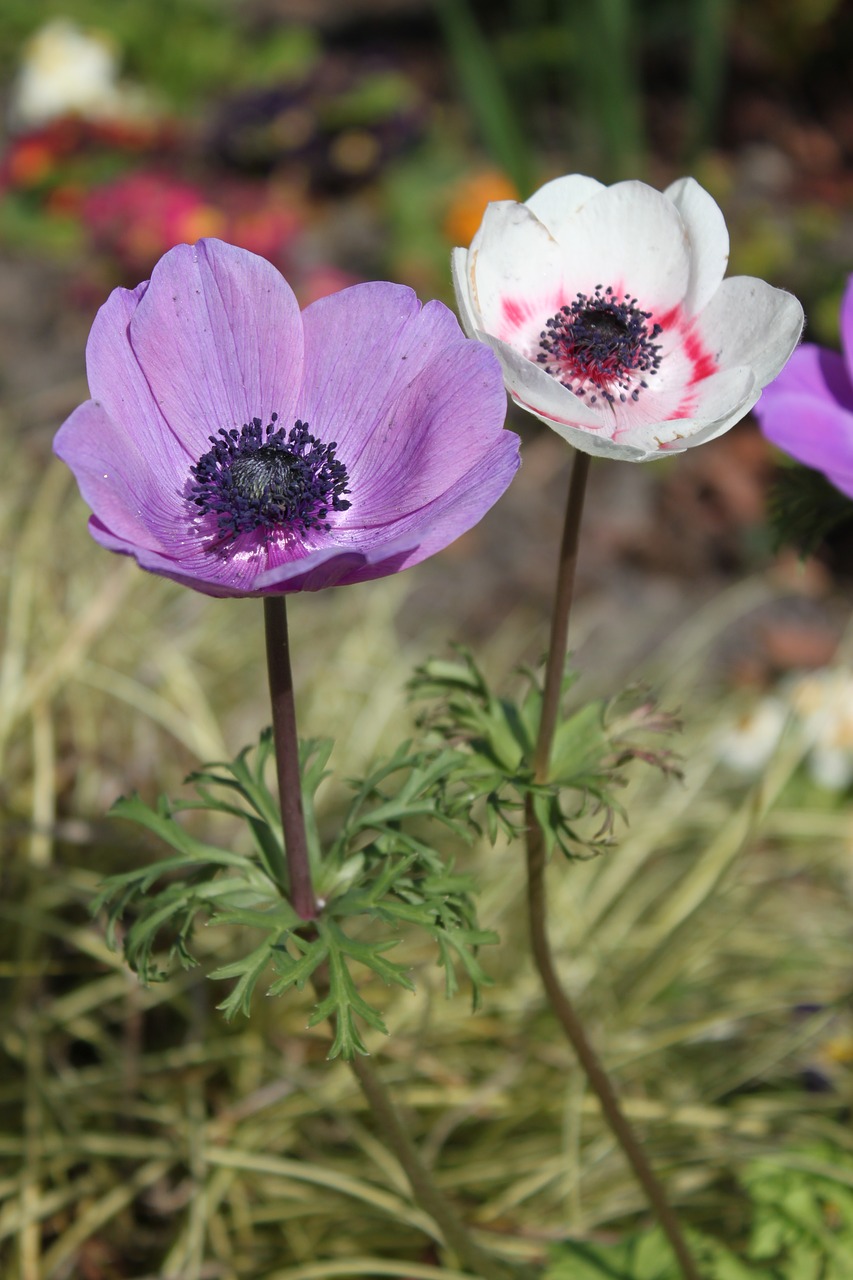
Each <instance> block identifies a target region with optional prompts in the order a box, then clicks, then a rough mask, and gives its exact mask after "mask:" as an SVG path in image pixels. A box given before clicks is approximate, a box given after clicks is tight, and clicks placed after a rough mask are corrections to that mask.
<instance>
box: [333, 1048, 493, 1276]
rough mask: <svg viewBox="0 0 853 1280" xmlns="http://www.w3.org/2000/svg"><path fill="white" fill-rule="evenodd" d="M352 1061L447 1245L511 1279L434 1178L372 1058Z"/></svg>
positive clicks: (481, 1271)
mask: <svg viewBox="0 0 853 1280" xmlns="http://www.w3.org/2000/svg"><path fill="white" fill-rule="evenodd" d="M349 1065H350V1067H351V1068H352V1072H353V1075H354V1076H355V1077H356V1079H357V1080H358V1083H359V1084H360V1085H361V1089H362V1092H363V1093H364V1096H365V1098H366V1099H367V1101H368V1103H369V1105H370V1110H371V1112H372V1113H373V1117H374V1120H375V1121H376V1125H377V1128H378V1129H379V1131H380V1133H381V1135H382V1137H383V1139H384V1141H385V1144H386V1146H387V1147H388V1148H389V1149H390V1150H391V1151H393V1153H394V1155H395V1156H396V1157H397V1159H398V1160H399V1161H400V1164H401V1166H402V1168H403V1171H404V1173H405V1175H406V1177H407V1178H408V1180H409V1185H410V1186H411V1188H412V1195H413V1196H414V1199H415V1201H416V1203H417V1204H418V1205H419V1206H420V1207H421V1208H422V1209H424V1210H426V1212H427V1213H428V1214H429V1216H430V1217H431V1218H432V1219H433V1221H434V1222H435V1224H436V1226H437V1227H438V1228H439V1230H440V1231H441V1234H442V1236H443V1237H444V1242H445V1244H446V1245H447V1247H448V1248H449V1249H451V1250H452V1251H453V1252H454V1253H455V1254H456V1256H457V1258H458V1259H459V1261H460V1262H461V1263H462V1265H463V1266H464V1267H466V1268H467V1269H468V1270H470V1271H471V1272H472V1273H473V1274H474V1275H476V1276H480V1277H482V1280H510V1277H512V1276H514V1275H516V1273H515V1272H514V1271H513V1270H512V1269H511V1268H510V1267H509V1266H507V1265H506V1264H504V1263H503V1262H500V1261H499V1260H498V1259H497V1258H495V1257H493V1256H492V1254H490V1253H488V1252H487V1251H486V1250H485V1249H481V1248H480V1246H479V1245H478V1244H477V1243H476V1242H475V1241H474V1240H473V1239H472V1238H471V1236H470V1234H469V1232H468V1228H467V1227H466V1226H465V1224H464V1223H463V1222H462V1220H461V1218H459V1217H457V1215H456V1212H455V1210H454V1209H453V1208H452V1207H451V1206H450V1204H449V1203H448V1201H447V1200H446V1199H445V1198H444V1196H443V1194H442V1193H441V1191H439V1189H438V1187H437V1186H436V1185H435V1183H434V1182H433V1180H432V1178H431V1176H430V1174H429V1171H428V1170H427V1167H426V1165H425V1164H424V1163H423V1161H422V1160H421V1157H420V1153H419V1152H418V1149H417V1147H416V1146H415V1144H414V1142H413V1141H412V1139H411V1138H410V1136H409V1134H408V1131H407V1130H406V1126H405V1124H404V1123H403V1120H402V1117H401V1116H400V1113H399V1111H398V1110H397V1108H396V1106H395V1105H394V1101H393V1099H392V1098H391V1095H390V1094H389V1093H388V1091H387V1089H386V1088H385V1086H384V1084H383V1083H382V1080H381V1078H380V1076H379V1075H378V1073H377V1072H376V1071H374V1069H373V1067H372V1066H371V1064H370V1062H369V1061H368V1060H367V1058H365V1057H362V1056H356V1057H354V1058H352V1060H351V1061H350V1063H349Z"/></svg>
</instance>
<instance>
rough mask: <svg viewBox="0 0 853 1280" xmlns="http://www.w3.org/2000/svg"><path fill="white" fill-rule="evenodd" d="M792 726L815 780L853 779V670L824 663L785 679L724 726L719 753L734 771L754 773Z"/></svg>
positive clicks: (832, 784) (845, 782)
mask: <svg viewBox="0 0 853 1280" xmlns="http://www.w3.org/2000/svg"><path fill="white" fill-rule="evenodd" d="M789 726H790V732H791V733H792V734H794V735H796V737H795V739H794V740H795V741H796V742H798V743H799V747H800V749H801V751H802V754H803V760H804V763H805V767H806V771H807V772H808V775H809V777H810V778H811V780H812V782H814V784H815V785H816V786H818V787H822V788H823V789H824V790H825V791H843V790H845V788H846V787H849V786H850V784H851V783H853V672H851V671H848V670H846V669H845V668H843V667H825V668H823V669H822V670H820V671H810V672H809V673H808V674H806V675H800V676H796V677H794V678H793V679H791V680H786V681H784V682H783V683H782V685H780V687H779V689H778V690H777V692H776V693H775V694H768V695H767V696H766V697H763V698H761V699H760V700H759V701H758V702H756V703H755V705H754V706H752V707H751V708H749V709H747V710H746V711H744V712H743V713H742V714H741V715H739V716H738V717H737V719H736V720H734V722H733V723H731V724H728V725H726V726H725V727H724V728H723V729H721V730H720V732H719V733H718V734H717V737H716V740H715V744H714V745H715V751H716V754H717V757H718V758H719V759H720V761H721V762H722V763H724V764H725V765H727V766H728V768H730V769H732V770H734V772H735V773H740V774H745V775H747V776H750V777H756V776H757V775H758V774H759V773H761V772H762V770H763V769H764V768H765V766H766V765H767V764H769V762H770V760H771V758H772V756H773V755H774V754H775V752H776V748H777V747H778V746H779V743H780V741H781V738H782V734H783V732H784V731H785V730H786V729H787V728H788V727H789Z"/></svg>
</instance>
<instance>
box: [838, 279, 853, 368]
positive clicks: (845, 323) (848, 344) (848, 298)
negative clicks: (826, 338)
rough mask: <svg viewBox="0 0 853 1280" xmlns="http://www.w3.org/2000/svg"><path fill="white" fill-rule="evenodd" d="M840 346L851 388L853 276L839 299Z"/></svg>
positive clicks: (852, 361)
mask: <svg viewBox="0 0 853 1280" xmlns="http://www.w3.org/2000/svg"><path fill="white" fill-rule="evenodd" d="M840 321H841V345H842V347H843V348H844V357H845V359H846V361H847V377H848V378H849V380H850V384H851V386H853V275H851V276H850V277H849V279H848V281H847V288H846V289H845V290H844V297H843V298H842V299H841V315H840Z"/></svg>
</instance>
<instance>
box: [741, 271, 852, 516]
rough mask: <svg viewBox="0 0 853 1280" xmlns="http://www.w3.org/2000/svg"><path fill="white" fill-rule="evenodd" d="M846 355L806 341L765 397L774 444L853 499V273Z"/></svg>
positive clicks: (846, 309)
mask: <svg viewBox="0 0 853 1280" xmlns="http://www.w3.org/2000/svg"><path fill="white" fill-rule="evenodd" d="M841 345H842V348H843V354H842V355H839V354H838V352H836V351H828V350H827V349H826V348H825V347H818V346H815V345H814V344H813V343H804V344H803V346H801V347H800V348H799V350H797V351H795V352H794V354H793V356H792V357H791V359H790V361H789V363H788V364H787V366H786V367H785V368H784V369H783V370H782V372H781V373H780V374H779V377H778V378H777V379H776V381H775V382H774V383H773V384H772V385H771V386H769V387H768V388H767V389H766V391H765V392H764V394H763V395H762V397H761V399H760V401H759V402H758V405H757V406H756V409H755V416H756V417H757V418H758V421H759V423H760V425H761V430H762V431H763V432H764V434H765V435H766V437H767V439H768V440H771V441H772V442H773V444H775V445H778V447H779V448H780V449H784V451H785V453H789V454H790V455H791V457H792V458H796V459H797V460H798V461H799V462H803V463H805V464H806V466H808V467H812V468H813V469H814V470H815V471H821V472H823V474H824V475H825V476H826V478H827V480H830V481H831V482H832V484H834V485H835V487H836V489H840V490H841V492H842V493H845V494H847V496H848V497H849V498H853V275H851V276H850V278H849V280H848V282H847V288H846V290H845V292H844V298H843V299H842V303H841Z"/></svg>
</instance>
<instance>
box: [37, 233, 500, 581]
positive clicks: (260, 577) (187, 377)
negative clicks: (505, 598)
mask: <svg viewBox="0 0 853 1280" xmlns="http://www.w3.org/2000/svg"><path fill="white" fill-rule="evenodd" d="M86 360H87V370H88V377H89V387H90V390H91V394H92V399H91V400H87V401H86V402H85V404H82V405H80V407H79V408H77V409H75V411H74V413H72V414H71V416H70V418H68V420H67V421H66V422H65V423H64V424H63V426H62V427H61V428H60V430H59V432H58V433H57V436H56V441H55V444H54V448H55V451H56V453H57V454H58V455H59V457H60V458H62V459H63V461H65V462H66V463H67V464H68V466H69V467H70V468H71V469H72V471H73V472H74V474H75V476H76V478H77V483H78V484H79V486H80V491H81V493H82V495H83V497H84V499H85V500H86V502H87V503H88V505H89V506H90V507H91V509H92V513H93V514H92V517H91V520H90V522H89V528H90V530H91V533H92V536H93V537H94V538H95V539H96V540H97V541H98V542H100V543H101V545H102V546H104V547H108V548H109V549H110V550H111V551H118V552H121V553H123V554H125V555H132V556H134V557H135V559H136V561H137V563H138V564H139V565H141V567H142V568H143V569H148V570H150V571H151V572H153V573H159V574H163V575H165V576H166V577H169V578H174V579H175V580H176V581H178V582H182V583H184V584H185V585H186V586H190V587H194V588H195V589H196V590H198V591H203V592H206V593H207V594H208V595H214V596H245V595H267V594H280V593H283V592H288V591H316V590H319V589H320V588H321V587H329V586H334V585H336V584H339V583H349V582H362V581H365V580H366V579H369V578H379V577H382V576H384V575H385V574H389V573H396V572H398V571H399V570H400V569H406V568H408V567H409V566H410V565H413V564H418V563H419V561H421V560H424V559H426V557H427V556H430V555H432V554H433V553H434V552H436V551H440V550H441V549H442V548H443V547H446V546H447V545H448V543H450V542H452V541H453V540H454V539H455V538H457V537H459V535H460V534H462V533H464V532H465V531H466V530H467V529H470V528H471V526H472V525H474V524H476V523H477V521H478V520H479V519H480V518H481V517H482V516H483V515H484V514H485V512H486V511H487V510H488V509H489V507H490V506H492V504H493V503H494V502H496V501H497V499H498V498H499V497H500V495H501V494H502V493H503V492H504V490H505V489H506V488H507V486H508V484H509V483H510V481H511V479H512V477H513V475H514V474H515V471H516V468H517V467H518V437H517V436H515V435H513V434H512V433H511V432H509V431H505V430H504V429H503V421H504V417H505V413H506V398H505V394H504V389H503V379H502V376H501V371H500V367H499V365H498V362H497V360H496V358H495V356H494V355H493V354H492V352H491V351H489V350H488V349H486V348H485V347H483V346H482V344H481V343H478V342H473V341H471V340H469V339H468V338H466V337H465V336H464V334H463V333H462V331H461V329H460V327H459V324H458V322H457V321H456V318H455V317H454V316H453V314H452V312H450V311H449V310H448V308H447V307H445V306H443V305H442V304H441V303H440V302H428V303H427V304H426V305H425V306H421V304H420V302H419V301H418V299H417V297H416V296H415V294H414V293H413V292H412V290H411V289H407V288H405V287H404V286H402V285H396V284H387V283H379V282H377V283H371V284H359V285H355V286H353V287H352V288H349V289H344V290H342V291H341V292H340V293H336V294H333V295H331V296H330V297H327V298H322V299H320V300H319V301H318V302H314V303H312V304H311V306H309V307H307V308H306V310H305V311H304V312H301V313H300V311H299V307H298V304H297V302H296V299H295V297H294V295H293V292H292V291H291V289H290V287H289V285H288V284H287V282H286V281H285V280H284V279H283V277H282V276H281V275H280V274H279V273H278V271H276V270H275V268H274V267H272V266H271V265H270V264H269V263H268V262H266V261H265V260H264V259H263V258H259V257H256V256H255V255H254V254H251V253H247V252H246V251H245V250H243V249H237V248H234V247H233V246H232V245H228V244H223V243H222V242H221V241H218V240H200V241H199V242H198V244H196V245H192V246H191V245H179V246H178V247H177V248H175V249H172V250H170V252H169V253H167V254H166V255H165V257H164V258H162V259H161V261H160V262H159V263H158V264H157V266H156V267H155V268H154V271H153V273H152V276H151V280H150V281H149V282H147V283H145V284H141V285H139V286H138V287H137V288H136V289H133V290H127V289H116V290H115V291H114V292H113V293H112V294H111V295H110V297H109V299H108V300H107V302H106V303H105V304H104V306H103V307H101V310H100V311H99V312H98V315H97V316H96V318H95V323H94V325H93V326H92V332H91V334H90V336H89V343H88V346H87V349H86Z"/></svg>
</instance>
